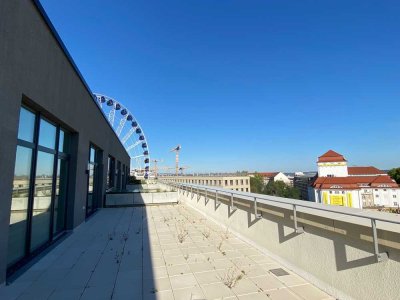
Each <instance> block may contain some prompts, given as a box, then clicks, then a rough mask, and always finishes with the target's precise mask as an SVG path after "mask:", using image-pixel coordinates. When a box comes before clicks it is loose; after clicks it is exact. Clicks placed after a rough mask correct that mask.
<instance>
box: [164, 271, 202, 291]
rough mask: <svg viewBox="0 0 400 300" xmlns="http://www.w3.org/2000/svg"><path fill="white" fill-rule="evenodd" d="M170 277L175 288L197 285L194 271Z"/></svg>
mask: <svg viewBox="0 0 400 300" xmlns="http://www.w3.org/2000/svg"><path fill="white" fill-rule="evenodd" d="M169 279H170V281H171V286H172V289H173V290H175V289H183V288H188V287H194V286H196V285H197V281H196V278H195V277H194V275H193V274H192V273H189V274H184V275H176V276H170V277H169Z"/></svg>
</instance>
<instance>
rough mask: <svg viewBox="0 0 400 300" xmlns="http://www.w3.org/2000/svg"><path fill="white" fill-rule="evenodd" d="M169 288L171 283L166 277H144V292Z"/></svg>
mask: <svg viewBox="0 0 400 300" xmlns="http://www.w3.org/2000/svg"><path fill="white" fill-rule="evenodd" d="M170 289H171V283H170V280H169V278H168V277H165V278H154V279H144V281H143V292H144V294H148V293H155V292H160V291H166V290H170Z"/></svg>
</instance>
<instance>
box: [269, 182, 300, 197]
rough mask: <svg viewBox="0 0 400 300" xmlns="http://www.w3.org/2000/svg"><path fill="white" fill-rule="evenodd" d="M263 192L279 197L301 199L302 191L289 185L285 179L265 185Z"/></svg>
mask: <svg viewBox="0 0 400 300" xmlns="http://www.w3.org/2000/svg"><path fill="white" fill-rule="evenodd" d="M263 194H266V195H271V196H277V197H285V198H292V199H300V191H299V190H298V189H297V188H295V187H291V186H289V185H287V184H286V183H284V182H283V181H280V180H278V181H272V180H271V181H270V182H268V184H267V185H266V186H265V189H264V191H263Z"/></svg>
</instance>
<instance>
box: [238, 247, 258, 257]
mask: <svg viewBox="0 0 400 300" xmlns="http://www.w3.org/2000/svg"><path fill="white" fill-rule="evenodd" d="M239 251H240V252H242V253H243V254H245V255H247V256H251V255H260V254H261V253H260V251H258V250H257V249H256V248H247V249H246V248H245V249H240V250H239Z"/></svg>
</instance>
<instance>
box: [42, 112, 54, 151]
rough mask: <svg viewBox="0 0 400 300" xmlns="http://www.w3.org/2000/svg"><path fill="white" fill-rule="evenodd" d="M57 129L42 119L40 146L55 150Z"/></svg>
mask: <svg viewBox="0 0 400 300" xmlns="http://www.w3.org/2000/svg"><path fill="white" fill-rule="evenodd" d="M56 131H57V128H56V126H54V125H53V124H50V123H49V122H47V121H46V120H44V119H40V131H39V145H40V146H43V147H46V148H50V149H55V144H56Z"/></svg>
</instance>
